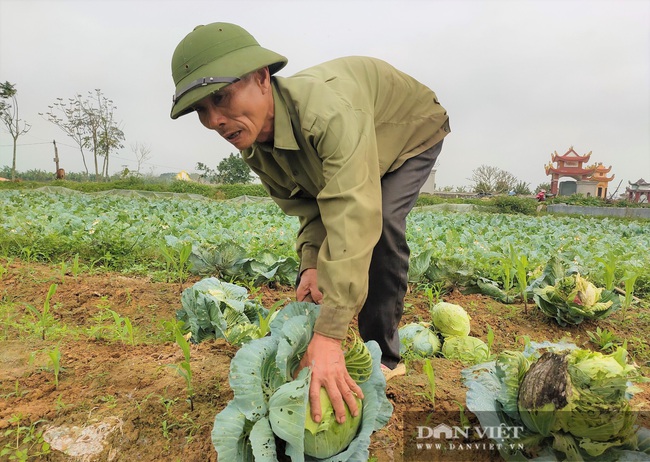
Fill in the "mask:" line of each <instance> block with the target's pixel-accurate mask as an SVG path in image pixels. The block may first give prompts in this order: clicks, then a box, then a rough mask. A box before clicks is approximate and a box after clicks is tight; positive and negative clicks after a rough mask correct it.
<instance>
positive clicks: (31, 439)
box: [0, 414, 50, 462]
mask: <svg viewBox="0 0 650 462" xmlns="http://www.w3.org/2000/svg"><path fill="white" fill-rule="evenodd" d="M22 420H23V415H22V414H14V415H12V416H11V417H10V418H9V424H10V427H9V428H8V429H7V430H5V431H4V433H3V434H2V436H3V437H4V438H6V439H7V443H5V445H4V446H3V447H2V449H0V460H17V461H21V462H23V461H27V460H29V459H36V460H38V459H39V458H41V457H42V456H46V455H47V454H49V453H50V444H49V443H48V442H46V441H45V440H44V439H43V432H42V431H37V430H36V427H37V426H38V424H40V423H41V422H42V420H39V421H36V422H34V423H30V424H29V426H23V425H21V424H20V422H21V421H22Z"/></svg>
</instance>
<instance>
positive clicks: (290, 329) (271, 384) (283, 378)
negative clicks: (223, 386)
mask: <svg viewBox="0 0 650 462" xmlns="http://www.w3.org/2000/svg"><path fill="white" fill-rule="evenodd" d="M317 315H318V306H317V305H314V304H312V303H304V302H293V303H290V304H288V305H287V306H286V307H284V308H283V309H282V310H280V311H279V312H278V314H277V316H276V317H275V319H273V321H272V322H271V335H270V336H268V337H264V338H260V339H256V340H252V341H250V342H248V343H246V344H245V345H244V346H242V347H241V348H240V349H239V351H238V352H237V353H236V355H235V357H234V358H233V359H232V361H231V363H230V373H229V382H230V387H231V389H232V390H233V393H234V396H233V399H232V400H231V401H230V402H229V403H228V405H227V406H226V407H225V408H224V409H223V410H222V411H221V412H220V413H219V414H217V416H216V418H215V424H214V429H213V431H212V441H213V443H214V446H215V448H216V450H217V453H218V456H219V460H222V461H227V462H249V461H256V462H275V461H277V460H278V448H277V447H276V441H277V439H278V438H279V439H280V440H283V441H284V444H283V445H282V446H284V453H285V454H286V455H287V456H289V457H290V458H291V460H292V462H303V461H308V462H312V461H318V460H323V461H328V462H346V461H350V462H366V461H367V460H368V456H369V451H368V448H369V446H370V435H371V434H372V433H373V432H374V431H377V430H379V429H380V428H382V427H383V426H384V425H385V424H386V423H387V422H388V420H389V419H390V416H391V414H392V411H393V407H392V405H391V403H390V401H388V399H387V398H386V381H385V379H384V376H383V374H382V372H381V368H380V361H381V350H380V349H379V346H378V345H377V343H376V342H373V341H371V342H367V343H365V344H363V343H362V342H360V341H357V342H355V343H354V345H353V347H352V348H350V350H349V351H348V352H346V366H347V368H348V372H349V373H350V376H351V377H352V378H353V379H354V380H355V381H357V382H358V383H359V382H361V383H359V386H360V387H361V389H362V391H363V394H364V400H363V403H362V409H361V415H360V423H359V426H358V429H357V430H356V433H355V436H354V437H353V438H352V441H351V442H350V443H349V445H347V447H345V448H344V449H343V450H342V451H341V450H340V449H339V448H338V447H337V448H336V450H337V451H338V453H336V454H333V455H331V456H329V457H324V458H323V457H321V458H316V457H313V456H310V455H308V454H306V451H305V448H306V447H307V450H308V451H310V449H309V447H308V445H309V442H307V446H306V435H305V433H306V432H309V430H308V429H307V428H306V427H307V424H306V422H307V413H308V412H309V410H308V402H309V395H308V393H309V383H310V380H311V370H310V369H309V368H304V369H302V370H301V371H300V373H299V374H298V376H297V377H296V378H295V379H292V373H293V371H294V370H295V369H296V367H297V366H298V364H299V362H300V356H301V355H302V354H303V353H304V351H305V350H306V348H307V345H308V344H309V341H310V339H311V336H312V333H313V326H314V322H315V320H316V317H317ZM364 351H365V353H363V352H364ZM364 355H365V357H363V358H360V356H364ZM323 407H324V406H323ZM323 420H326V416H325V414H323ZM336 429H337V427H335V426H330V427H329V428H328V429H323V430H324V433H323V432H321V433H322V434H318V433H317V438H318V440H319V441H321V440H327V439H328V438H329V437H328V435H327V434H326V432H327V431H332V432H335V431H336ZM353 431H354V430H353V429H352V428H350V429H348V432H349V433H351V432H353ZM349 433H347V434H345V436H346V437H349ZM342 436H343V434H339V435H338V436H336V435H335V437H334V438H333V439H338V440H339V441H340V440H342V439H343V438H342ZM325 446H328V445H327V444H325ZM318 447H319V448H320V443H319V446H318ZM330 449H331V448H330ZM318 454H319V455H323V453H320V452H319V453H318Z"/></svg>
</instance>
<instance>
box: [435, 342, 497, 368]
mask: <svg viewBox="0 0 650 462" xmlns="http://www.w3.org/2000/svg"><path fill="white" fill-rule="evenodd" d="M442 354H443V356H444V357H445V358H447V359H452V360H459V361H462V362H464V363H470V364H478V363H480V362H483V361H487V360H488V358H489V356H490V350H489V349H488V346H487V345H486V344H485V342H483V340H481V339H480V338H476V337H470V336H469V335H462V336H460V335H454V336H451V337H447V338H445V341H444V342H443V343H442Z"/></svg>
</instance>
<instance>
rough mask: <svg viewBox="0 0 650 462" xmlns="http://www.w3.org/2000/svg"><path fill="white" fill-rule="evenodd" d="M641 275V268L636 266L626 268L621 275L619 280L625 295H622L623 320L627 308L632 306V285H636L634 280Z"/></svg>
mask: <svg viewBox="0 0 650 462" xmlns="http://www.w3.org/2000/svg"><path fill="white" fill-rule="evenodd" d="M639 276H641V270H640V269H638V268H633V269H630V270H628V271H627V272H626V273H625V276H623V279H621V281H622V282H623V284H625V296H624V297H623V303H622V304H623V321H625V317H626V315H627V310H628V308H630V307H631V306H632V302H633V301H634V286H635V285H636V280H637V279H638V277H639Z"/></svg>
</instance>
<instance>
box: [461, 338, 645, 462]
mask: <svg viewBox="0 0 650 462" xmlns="http://www.w3.org/2000/svg"><path fill="white" fill-rule="evenodd" d="M626 355H627V353H626V351H625V350H624V349H622V348H619V349H618V350H617V351H616V352H614V353H612V354H610V355H605V354H602V353H599V352H592V351H590V350H584V349H578V348H577V347H576V346H575V345H573V344H569V343H559V344H558V343H549V342H544V343H531V344H529V345H527V347H526V349H525V350H524V351H523V352H514V351H504V352H502V353H500V354H499V355H497V357H496V359H495V361H492V362H489V363H484V364H480V365H477V366H474V367H472V368H467V369H465V370H464V371H463V373H462V376H463V380H464V382H465V384H466V385H467V387H468V392H467V398H466V403H467V408H468V409H469V410H470V411H472V412H473V413H474V414H475V415H476V416H477V417H478V418H479V421H480V423H481V425H482V426H483V427H484V428H487V427H500V426H501V427H503V426H505V427H507V428H518V429H519V431H518V432H517V438H514V437H512V432H511V433H510V434H508V433H503V434H501V435H498V436H497V437H493V439H494V442H495V443H497V444H499V446H498V447H499V450H500V453H501V455H502V456H503V458H504V459H505V460H516V461H525V460H535V461H545V462H550V461H559V460H572V461H582V460H585V461H587V460H594V461H596V460H598V461H601V460H603V461H604V460H607V461H610V460H617V461H637V460H648V458H649V457H650V447H649V445H648V444H646V443H645V442H644V440H647V438H648V434H649V433H650V432H649V431H648V430H647V429H637V428H636V426H635V419H636V412H635V411H634V410H633V409H632V407H631V405H630V399H631V397H632V395H633V393H634V392H635V391H636V387H634V386H633V385H632V382H634V381H642V380H645V379H643V378H642V377H641V376H640V374H639V372H638V370H637V369H636V368H635V367H634V366H633V365H631V364H628V363H627V361H626ZM521 446H523V448H524V449H523V450H521V449H520V448H521Z"/></svg>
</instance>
